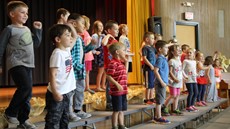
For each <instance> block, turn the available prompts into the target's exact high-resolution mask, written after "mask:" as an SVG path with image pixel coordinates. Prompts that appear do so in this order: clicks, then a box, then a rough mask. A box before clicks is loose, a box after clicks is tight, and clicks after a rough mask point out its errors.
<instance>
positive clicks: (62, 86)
mask: <svg viewBox="0 0 230 129" xmlns="http://www.w3.org/2000/svg"><path fill="white" fill-rule="evenodd" d="M49 38H50V41H52V42H53V43H54V44H55V45H56V48H55V49H54V51H53V53H52V55H51V57H50V78H49V81H50V83H49V85H48V88H47V93H46V104H47V105H46V107H47V114H46V117H45V121H46V124H45V129H51V128H57V129H59V128H60V129H67V128H68V123H69V118H68V115H69V102H70V96H71V94H72V93H71V92H73V90H74V89H76V80H75V77H74V71H73V68H72V57H71V52H70V49H71V48H72V47H73V45H74V43H72V41H73V39H72V37H71V28H70V27H69V26H67V25H61V24H56V25H54V26H52V27H51V28H50V30H49Z"/></svg>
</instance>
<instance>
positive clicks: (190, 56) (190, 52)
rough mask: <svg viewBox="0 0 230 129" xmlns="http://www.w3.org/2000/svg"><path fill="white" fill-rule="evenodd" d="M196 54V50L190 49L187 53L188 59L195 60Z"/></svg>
mask: <svg viewBox="0 0 230 129" xmlns="http://www.w3.org/2000/svg"><path fill="white" fill-rule="evenodd" d="M194 53H195V52H194V49H192V48H189V49H188V50H187V51H186V54H187V58H188V59H190V60H194V58H195V55H194Z"/></svg>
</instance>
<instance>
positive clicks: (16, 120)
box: [3, 113, 19, 124]
mask: <svg viewBox="0 0 230 129" xmlns="http://www.w3.org/2000/svg"><path fill="white" fill-rule="evenodd" d="M3 117H4V118H5V119H6V121H8V122H9V123H12V124H19V121H18V119H17V117H12V116H8V115H7V114H6V113H4V114H3Z"/></svg>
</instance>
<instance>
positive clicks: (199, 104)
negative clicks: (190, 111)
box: [196, 101, 204, 107]
mask: <svg viewBox="0 0 230 129" xmlns="http://www.w3.org/2000/svg"><path fill="white" fill-rule="evenodd" d="M196 105H197V106H201V107H203V106H204V105H203V103H201V101H200V102H196Z"/></svg>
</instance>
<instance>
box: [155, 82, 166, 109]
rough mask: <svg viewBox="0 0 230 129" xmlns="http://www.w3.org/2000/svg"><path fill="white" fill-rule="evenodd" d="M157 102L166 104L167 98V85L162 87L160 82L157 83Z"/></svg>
mask: <svg viewBox="0 0 230 129" xmlns="http://www.w3.org/2000/svg"><path fill="white" fill-rule="evenodd" d="M155 95H156V104H160V105H162V104H164V103H165V99H166V87H162V86H161V84H160V83H155Z"/></svg>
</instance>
